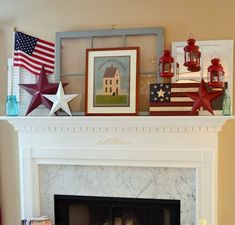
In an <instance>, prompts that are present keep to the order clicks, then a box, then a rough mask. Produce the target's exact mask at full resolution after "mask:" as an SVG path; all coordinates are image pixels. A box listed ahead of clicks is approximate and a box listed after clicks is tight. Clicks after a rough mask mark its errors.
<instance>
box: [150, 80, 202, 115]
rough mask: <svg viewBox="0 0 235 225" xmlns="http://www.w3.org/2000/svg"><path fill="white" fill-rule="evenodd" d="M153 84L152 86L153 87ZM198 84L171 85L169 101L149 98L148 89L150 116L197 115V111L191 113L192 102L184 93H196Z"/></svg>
mask: <svg viewBox="0 0 235 225" xmlns="http://www.w3.org/2000/svg"><path fill="white" fill-rule="evenodd" d="M154 85H155V84H153V86H154ZM199 86H200V83H172V84H171V88H170V90H168V92H167V93H169V94H170V96H169V98H170V101H168V102H167V101H155V100H153V101H152V99H153V98H151V87H150V107H149V112H150V115H152V116H187V115H188V116H190V115H198V111H197V112H194V113H193V114H192V113H191V110H192V106H193V104H194V102H193V100H192V99H191V98H189V97H187V96H186V95H185V93H196V92H198V88H199Z"/></svg>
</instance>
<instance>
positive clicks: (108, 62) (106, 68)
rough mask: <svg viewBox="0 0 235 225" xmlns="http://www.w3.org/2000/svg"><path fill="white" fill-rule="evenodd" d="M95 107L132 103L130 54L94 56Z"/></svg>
mask: <svg viewBox="0 0 235 225" xmlns="http://www.w3.org/2000/svg"><path fill="white" fill-rule="evenodd" d="M94 81H95V82H94V96H93V105H94V106H95V107H99V106H100V107H103V106H112V107H115V106H117V107H127V106H129V104H130V94H129V92H130V56H105V57H103V56H102V57H95V58H94Z"/></svg>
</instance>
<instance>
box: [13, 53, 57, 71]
mask: <svg viewBox="0 0 235 225" xmlns="http://www.w3.org/2000/svg"><path fill="white" fill-rule="evenodd" d="M14 55H15V56H20V57H21V58H26V59H27V60H29V61H31V62H33V63H36V64H38V65H44V67H47V68H50V69H54V66H51V65H48V64H45V63H43V62H39V61H36V60H34V59H33V58H30V57H29V56H27V55H26V54H23V53H22V52H15V53H14ZM34 58H35V57H34ZM19 60H20V59H19V58H14V61H19Z"/></svg>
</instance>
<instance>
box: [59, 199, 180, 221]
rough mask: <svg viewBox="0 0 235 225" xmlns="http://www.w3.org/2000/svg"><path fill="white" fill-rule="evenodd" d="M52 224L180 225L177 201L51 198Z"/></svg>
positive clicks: (178, 201)
mask: <svg viewBox="0 0 235 225" xmlns="http://www.w3.org/2000/svg"><path fill="white" fill-rule="evenodd" d="M54 200H55V201H54V202H55V225H180V200H158V199H140V198H138V199H137V198H111V197H90V196H89V197H88V196H68V195H66V196H65V195H55V199H54Z"/></svg>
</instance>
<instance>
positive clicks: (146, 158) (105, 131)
mask: <svg viewBox="0 0 235 225" xmlns="http://www.w3.org/2000/svg"><path fill="white" fill-rule="evenodd" d="M231 118H232V117H222V116H213V117H212V116H200V117H198V116H196V117H150V116H148V117H145V116H143V117H7V118H5V119H6V120H7V121H8V122H9V123H10V124H12V125H13V126H14V127H15V130H16V131H17V132H18V137H19V141H18V142H19V160H20V183H21V186H20V187H21V217H22V218H26V217H31V216H35V215H40V183H39V181H40V179H39V177H40V176H39V174H40V173H39V172H40V170H39V168H40V167H42V168H44V166H46V167H48V166H53V165H54V166H70V165H74V166H86V167H87V166H88V167H89V166H93V167H102V168H105V167H107V168H110V167H116V168H121V167H131V168H138V169H139V168H143V169H146V168H153V169H154V168H168V169H171V168H177V169H187V168H189V169H194V170H195V176H196V185H195V189H196V193H195V194H196V202H195V205H196V209H195V224H196V221H198V219H199V218H206V219H207V221H208V225H212V224H213V225H217V169H218V133H219V131H220V130H221V128H222V126H223V124H224V123H225V122H226V120H228V119H231ZM68 194H69V193H68Z"/></svg>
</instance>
